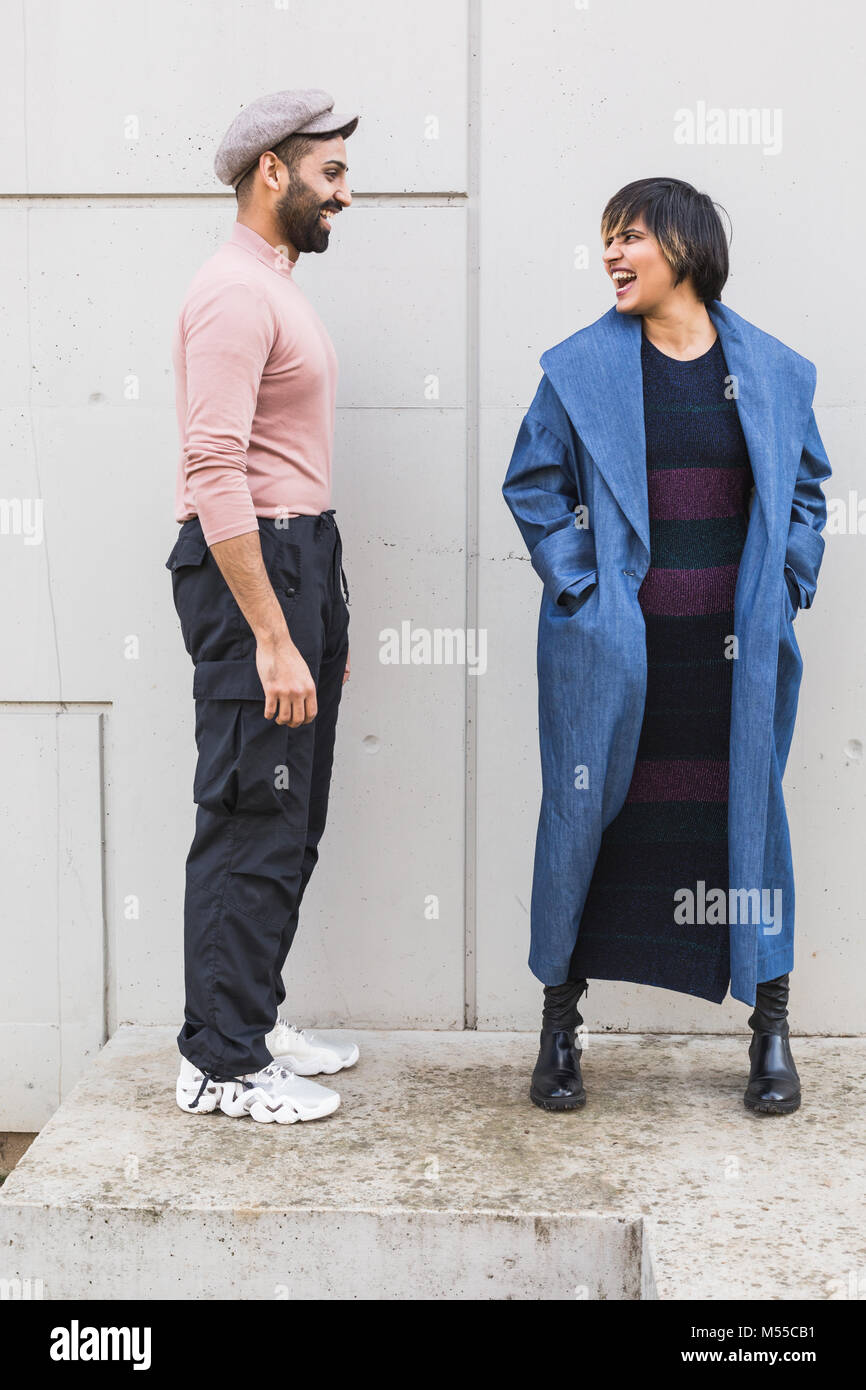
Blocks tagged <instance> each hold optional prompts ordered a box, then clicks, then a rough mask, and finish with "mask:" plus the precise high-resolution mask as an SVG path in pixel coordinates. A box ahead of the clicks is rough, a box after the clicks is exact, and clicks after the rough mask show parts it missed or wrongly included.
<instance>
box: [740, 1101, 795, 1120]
mask: <svg viewBox="0 0 866 1390" xmlns="http://www.w3.org/2000/svg"><path fill="white" fill-rule="evenodd" d="M800 1100H801V1097H800V1096H797V1098H796V1100H748V1099H746V1097H743V1104H744V1105H745V1107H746V1109H747V1110H751V1111H752V1112H753V1114H756V1115H793V1113H794V1111H795V1110H799V1109H800Z"/></svg>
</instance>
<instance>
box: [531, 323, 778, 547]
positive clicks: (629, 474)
mask: <svg viewBox="0 0 866 1390" xmlns="http://www.w3.org/2000/svg"><path fill="white" fill-rule="evenodd" d="M707 309H708V312H709V315H710V318H711V319H712V321H713V323H714V324H715V326H716V330H717V332H718V334H719V338H720V339H721V344H722V350H723V352H724V354H725V361H726V363H727V366H728V372H729V374H730V377H731V383H732V388H733V389H734V391H735V393H736V394H735V399H736V402H737V412H738V414H739V417H740V423H741V425H742V428H743V434H744V436H745V440H746V447H747V448H748V451H749V460H750V462H751V465H752V474H753V477H754V480H755V490H756V492H757V495H758V498H759V499H760V504H761V506H760V510H761V514H762V517H763V518H764V525H765V527H771V526H772V525H773V519H774V518H775V517H776V513H777V511H778V508H777V506H776V499H777V495H778V484H779V479H778V471H779V470H778V467H777V463H776V434H775V431H774V427H773V426H774V406H775V402H776V400H777V399H778V395H779V394H780V393H779V391H778V390H776V391H774V390H773V380H772V378H773V372H772V368H771V364H770V363H769V362H768V360H767V359H768V355H770V353H771V351H772V355H774V356H775V350H781V351H782V352H785V353H788V349H785V348H783V347H782V344H781V343H778V342H777V341H776V339H774V338H771V337H769V336H768V335H767V334H765V333H762V332H761V331H760V329H757V328H755V327H754V326H753V325H752V324H750V323H747V322H746V320H745V319H743V318H740V316H739V314H735V313H734V312H733V310H731V309H728V308H727V307H726V306H725V305H723V304H722V303H720V301H719V300H713V301H711V302H710V303H709V304H708V305H707ZM641 339H642V320H641V319H640V317H638V316H636V315H634V316H633V315H631V314H619V313H617V310H616V308H615V307H614V308H611V309H609V310H608V312H607V313H606V314H604V315H603V316H602V318H600V319H598V320H597V321H596V322H595V323H593V324H590V326H589V327H588V328H584V329H581V330H580V331H579V332H578V333H575V334H573V335H572V336H571V337H570V338H566V339H565V341H564V342H562V343H558V344H557V345H556V347H553V348H550V349H549V351H547V352H545V353H544V354H543V355H542V357H541V366H542V367H543V368H544V371H545V373H546V375H547V377H548V379H549V380H550V382H551V384H552V386H553V387H554V388H555V390H556V393H557V395H558V396H559V398H560V400H561V401H562V404H563V406H564V408H565V410H566V411H567V413H568V415H569V418H570V419H571V422H572V424H573V425H574V428H575V430H576V432H577V434H578V435H579V437H580V439H581V441H582V443H583V445H584V447H585V448H586V449H587V451H588V452H589V453H590V454H591V455H592V458H593V461H594V462H595V464H596V465H597V467H598V469H599V471H600V472H601V473H602V474H603V476H604V479H605V481H606V483H607V484H608V486H609V488H610V490H611V492H612V493H613V495H614V497H615V498H616V500H617V502H618V503H619V506H620V507H621V509H622V511H623V512H624V513H625V515H626V517H627V518H628V520H629V521H630V523H631V525H632V526H633V527H634V530H635V531H636V532H637V535H638V537H639V538H640V540H641V542H642V544H643V545H644V547H645V549H646V552H647V556H649V553H650V535H649V501H648V493H647V475H646V433H645V430H644V413H643V375H642V372H641ZM790 356H791V357H793V356H794V354H790ZM775 384H776V386H777V387H779V386H783V385H784V383H783V382H781V381H778V380H777V382H776V383H775ZM753 513H754V508H753ZM768 518H769V519H770V520H769V521H768V520H767V519H768ZM785 524H786V528H787V522H786V523H785Z"/></svg>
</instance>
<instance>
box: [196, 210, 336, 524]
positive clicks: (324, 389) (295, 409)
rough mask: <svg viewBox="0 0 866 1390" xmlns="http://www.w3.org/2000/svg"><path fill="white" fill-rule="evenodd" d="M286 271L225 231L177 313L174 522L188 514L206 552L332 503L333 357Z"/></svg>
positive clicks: (239, 227) (274, 257)
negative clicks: (278, 519)
mask: <svg viewBox="0 0 866 1390" xmlns="http://www.w3.org/2000/svg"><path fill="white" fill-rule="evenodd" d="M293 270H294V263H293V262H292V261H290V260H288V258H287V257H286V256H284V255H283V254H282V253H280V252H279V251H277V250H276V248H275V247H273V246H271V245H270V244H269V243H268V242H267V241H265V240H264V238H263V237H260V236H259V234H258V232H254V231H252V229H251V228H250V227H245V226H243V224H242V223H240V222H236V223H235V225H234V230H233V231H232V235H231V239H230V240H229V241H227V242H225V243H224V245H222V246H221V247H220V248H219V250H218V251H217V252H216V254H215V255H213V256H211V258H210V260H208V261H205V263H204V265H203V266H202V267H201V269H200V270H199V272H198V274H197V275H196V276H195V278H194V279H193V281H192V284H191V285H190V287H189V289H188V290H187V294H186V299H185V300H184V303H183V308H182V309H181V311H180V316H179V318H178V321H177V327H176V329H175V334H174V341H173V344H172V360H173V362H174V370H175V401H176V407H177V422H178V432H179V435H180V441H181V449H180V461H179V466H178V476H177V491H176V502H177V505H176V510H175V516H176V519H177V520H178V521H187V520H189V518H190V517H193V516H198V518H199V520H200V521H201V526H202V530H203V531H204V535H205V539H206V541H207V542H208V544H209V545H212V544H213V543H214V541H225V540H228V539H229V538H230V537H231V536H240V535H243V534H244V532H245V531H255V530H256V529H257V522H256V517H257V516H267V517H274V516H286V515H289V516H291V515H296V514H299V513H313V514H315V513H317V512H322V511H325V510H326V509H327V508H328V507H330V505H331V453H332V448H333V438H334V406H335V399H336V390H337V357H336V353H335V352H334V347H333V344H332V343H331V340H330V338H329V337H328V333H327V331H326V329H325V326H324V324H323V323H322V321H321V319H320V318H319V316H318V314H317V313H316V311H315V309H314V308H313V306H312V305H311V304H310V302H309V300H308V299H307V298H306V296H305V295H304V294H303V293H302V291H301V290H300V289H299V288H298V286H297V285H296V284H295V282H294V280H293V278H292V277H293Z"/></svg>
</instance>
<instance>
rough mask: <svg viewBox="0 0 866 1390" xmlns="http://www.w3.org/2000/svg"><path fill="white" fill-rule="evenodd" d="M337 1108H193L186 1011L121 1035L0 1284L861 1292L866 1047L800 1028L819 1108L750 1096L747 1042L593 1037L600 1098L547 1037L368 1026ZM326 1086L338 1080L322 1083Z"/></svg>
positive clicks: (86, 1094)
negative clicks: (183, 1106) (181, 1093)
mask: <svg viewBox="0 0 866 1390" xmlns="http://www.w3.org/2000/svg"><path fill="white" fill-rule="evenodd" d="M355 1036H357V1037H358V1038H359V1041H360V1043H361V1061H360V1062H359V1064H358V1066H357V1067H356V1068H354V1069H353V1070H352V1071H350V1072H348V1073H341V1074H340V1076H339V1077H337V1078H334V1082H335V1083H336V1086H337V1089H339V1090H340V1092H341V1094H342V1096H343V1106H342V1108H341V1109H340V1110H339V1111H338V1112H337V1114H336V1115H334V1116H333V1117H331V1118H329V1119H327V1120H323V1121H319V1122H316V1123H313V1124H305V1125H292V1126H288V1127H278V1126H276V1125H274V1126H264V1125H256V1124H254V1123H253V1122H252V1121H248V1120H230V1119H228V1118H226V1117H225V1116H222V1115H214V1116H202V1117H192V1116H187V1115H184V1114H182V1112H181V1111H179V1110H178V1109H177V1107H176V1106H175V1104H174V1095H173V1089H174V1078H175V1072H176V1051H175V1045H174V1030H172V1029H164V1028H123V1029H121V1030H119V1032H118V1033H117V1034H115V1036H114V1037H113V1038H112V1040H111V1041H110V1042H109V1043H108V1045H107V1046H106V1047H105V1048H104V1049H103V1051H102V1052H101V1053H100V1055H99V1057H98V1058H96V1060H95V1061H94V1062H93V1063H92V1064H91V1066H90V1068H89V1070H88V1072H87V1073H86V1075H85V1077H84V1078H83V1079H82V1081H81V1082H80V1083H79V1085H78V1086H77V1087H76V1088H75V1090H74V1091H73V1092H72V1093H71V1095H70V1096H69V1097H68V1099H67V1100H66V1101H65V1102H64V1104H63V1105H62V1106H61V1108H60V1110H59V1111H58V1112H57V1113H56V1114H55V1116H54V1117H53V1119H52V1120H51V1121H50V1122H49V1124H48V1125H47V1126H46V1128H45V1129H44V1130H43V1131H42V1133H41V1134H40V1136H39V1138H38V1139H37V1140H36V1141H35V1143H34V1144H33V1145H32V1147H31V1148H30V1149H29V1151H28V1152H27V1153H26V1154H25V1156H24V1157H23V1158H22V1160H21V1162H20V1163H19V1165H18V1167H17V1168H16V1169H15V1171H14V1172H13V1173H12V1175H11V1176H10V1177H9V1178H8V1180H7V1182H6V1183H5V1185H4V1187H3V1188H2V1190H0V1280H2V1279H7V1280H14V1279H19V1280H24V1281H26V1280H28V1279H29V1280H30V1281H31V1287H35V1286H36V1285H35V1281H37V1280H41V1281H42V1284H41V1287H42V1289H43V1290H44V1296H45V1297H46V1298H56V1299H63V1298H82V1297H83V1298H109V1299H113V1298H141V1299H145V1298H170V1299H198V1298H241V1299H275V1298H276V1299H282V1298H287V1299H304V1298H320V1299H328V1298H331V1299H351V1298H378V1299H405V1298H410V1299H411V1298H421V1299H449V1298H450V1299H454V1298H463V1299H470V1298H496V1299H502V1298H517V1299H575V1298H577V1299H583V1298H588V1299H607V1298H614V1299H637V1298H654V1297H663V1298H683V1299H714V1298H724V1297H738V1298H742V1297H751V1298H764V1299H768V1298H769V1299H772V1298H796V1297H804V1298H809V1299H825V1298H831V1297H846V1296H850V1293H847V1292H846V1290H850V1288H851V1287H854V1284H852V1271H853V1272H854V1273H853V1278H854V1280H855V1283H856V1279H857V1277H858V1273H857V1272H858V1271H859V1274H860V1276H864V1275H866V1236H864V1233H863V1230H862V1224H863V1223H862V1220H861V1213H862V1201H863V1191H864V1174H866V1154H864V1140H863V1137H862V1095H863V1089H862V1080H863V1076H864V1073H866V1041H864V1040H859V1039H837V1040H833V1039H799V1040H796V1041H795V1055H796V1057H797V1062H798V1067H799V1069H800V1073H801V1076H802V1078H803V1083H804V1092H805V1096H806V1099H805V1101H804V1106H803V1108H802V1109H801V1111H799V1112H798V1113H797V1115H795V1116H791V1117H772V1116H767V1117H756V1116H752V1115H750V1114H749V1113H748V1112H746V1110H745V1109H744V1107H743V1104H742V1091H743V1087H744V1084H745V1072H746V1054H745V1046H746V1040H745V1039H732V1038H707V1037H697V1038H696V1037H687V1038H686V1037H656V1036H654V1037H624V1036H622V1035H616V1036H613V1035H604V1036H601V1037H591V1038H590V1039H589V1043H588V1046H587V1051H586V1056H585V1067H584V1073H585V1079H586V1086H587V1091H588V1094H589V1102H588V1105H587V1107H586V1109H585V1110H583V1111H578V1112H573V1113H571V1114H565V1115H550V1114H547V1113H545V1112H542V1111H539V1110H537V1109H536V1108H535V1107H534V1106H531V1105H530V1104H529V1102H528V1099H527V1095H526V1092H527V1085H528V1076H529V1071H530V1069H531V1066H532V1062H533V1060H534V1055H535V1046H536V1036H535V1035H526V1034H501V1033H500V1034H491V1033H488V1034H479V1033H366V1034H356V1035H355ZM323 1079H326V1078H323Z"/></svg>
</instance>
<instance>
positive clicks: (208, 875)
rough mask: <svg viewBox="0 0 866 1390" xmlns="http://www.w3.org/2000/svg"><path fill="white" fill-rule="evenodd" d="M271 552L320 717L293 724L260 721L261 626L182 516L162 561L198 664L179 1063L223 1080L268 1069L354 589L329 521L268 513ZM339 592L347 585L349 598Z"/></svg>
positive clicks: (267, 555) (312, 854) (325, 786)
mask: <svg viewBox="0 0 866 1390" xmlns="http://www.w3.org/2000/svg"><path fill="white" fill-rule="evenodd" d="M259 535H260V539H261V545H262V556H263V558H264V562H265V567H266V569H267V572H268V575H269V578H270V580H271V584H272V585H273V588H274V592H275V593H276V595H277V598H278V599H279V602H280V605H281V607H282V609H283V612H284V613H285V615H286V621H287V623H288V626H289V631H290V633H291V636H292V640H293V642H294V643H295V645H296V646H297V647H298V649H299V651H300V652H301V655H302V656H303V657H304V660H305V661H306V662H307V665H308V666H309V668H310V674H311V675H312V678H313V680H314V682H315V685H316V692H317V700H318V714H317V715H316V718H315V719H314V720H313V721H312V723H310V724H305V725H302V726H301V727H299V728H296V729H290V728H289V727H288V726H287V725H284V724H277V723H276V722H275V720H273V719H265V717H264V700H265V696H264V690H263V689H262V685H261V681H260V680H259V676H258V672H257V670H256V665H255V650H256V643H255V638H254V636H253V633H252V630H251V628H250V627H249V625H248V623H247V622H246V619H245V618H244V616H243V614H242V613H241V610H240V608H239V607H238V605H237V603H236V602H235V599H234V596H233V595H232V592H231V590H230V589H229V587H228V585H227V584H226V582H225V580H224V579H223V577H222V574H221V572H220V570H219V567H218V565H217V563H216V561H215V560H214V558H213V555H212V554H211V552H210V550H209V549H208V546H207V543H206V541H205V538H204V535H203V533H202V529H201V524H200V522H199V520H198V518H193V520H191V521H185V522H184V523H183V525H182V526H181V528H180V534H179V536H178V539H177V542H176V544H175V546H174V549H173V550H172V552H171V555H170V556H169V558H168V560H167V561H166V568H167V569H169V570H171V572H172V585H173V590H174V602H175V607H176V609H177V613H178V616H179V618H180V624H181V630H182V632H183V638H184V642H185V644H186V648H187V651H188V652H189V654H190V656H191V657H192V660H193V664H194V666H195V675H194V679H193V696H194V698H195V708H196V722H195V738H196V744H197V747H198V763H197V766H196V772H195V782H194V790H193V799H194V800H195V802H196V803H197V806H198V810H197V812H196V822H195V836H194V839H193V842H192V847H191V849H190V852H189V856H188V858H187V861H186V895H185V903H184V967H185V980H186V1007H185V1022H184V1025H183V1028H182V1029H181V1032H180V1034H179V1035H178V1046H179V1048H180V1051H181V1053H182V1054H183V1056H184V1057H186V1058H188V1059H189V1061H190V1062H192V1063H193V1064H194V1065H195V1066H197V1067H199V1068H202V1069H207V1070H208V1071H213V1072H215V1073H218V1074H220V1075H224V1076H237V1075H240V1074H241V1073H243V1072H250V1071H257V1070H259V1068H261V1067H263V1066H266V1065H267V1064H268V1062H270V1060H271V1056H270V1053H269V1052H268V1051H267V1049H266V1047H265V1043H264V1039H265V1034H266V1033H268V1032H270V1030H271V1028H273V1026H274V1022H275V1020H276V1016H277V1009H278V1007H279V1005H280V1004H281V1003H282V1001H283V999H284V997H285V988H284V986H283V981H282V969H283V965H284V964H285V960H286V956H287V955H288V952H289V948H290V947H291V944H292V940H293V938H294V935H295V930H296V928H297V925H298V912H299V909H300V906H301V901H302V899H303V896H304V890H305V888H306V886H307V883H308V882H309V879H310V875H311V874H312V872H313V869H314V867H315V865H316V861H317V859H318V847H319V840H320V839H321V837H322V833H323V831H324V829H325V819H326V816H327V810H328V790H329V786H330V780H331V764H332V761H333V752H334V736H335V733H336V727H337V712H338V709H339V705H340V696H341V693H342V683H343V673H344V671H345V667H346V655H347V651H348V644H349V638H348V626H349V613H348V608H347V601H348V590H347V587H346V579H345V574H344V572H343V567H342V546H341V542H340V533H339V531H338V529H337V524H336V521H335V520H334V513H333V511H327V512H322V513H321V514H320V515H318V516H299V517H291V518H290V519H288V520H285V519H283V520H282V521H281V522H280V521H271V520H267V519H265V518H264V517H260V518H259ZM341 582H342V589H341Z"/></svg>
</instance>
